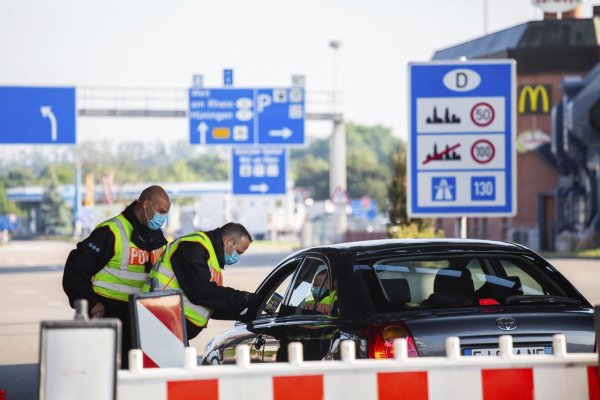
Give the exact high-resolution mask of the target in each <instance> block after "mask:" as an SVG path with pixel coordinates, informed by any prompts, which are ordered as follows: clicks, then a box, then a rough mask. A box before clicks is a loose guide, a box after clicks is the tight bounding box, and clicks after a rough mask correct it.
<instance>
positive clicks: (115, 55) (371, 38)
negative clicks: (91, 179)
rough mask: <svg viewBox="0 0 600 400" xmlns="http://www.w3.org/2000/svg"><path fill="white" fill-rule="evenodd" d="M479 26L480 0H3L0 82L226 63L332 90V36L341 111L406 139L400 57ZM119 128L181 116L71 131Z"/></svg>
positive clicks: (107, 79) (497, 4)
mask: <svg viewBox="0 0 600 400" xmlns="http://www.w3.org/2000/svg"><path fill="white" fill-rule="evenodd" d="M488 5H489V8H488V10H489V13H488V15H489V18H488V27H489V29H488V31H489V32H495V31H498V30H501V29H504V28H507V27H510V26H513V25H516V24H519V23H522V22H525V21H528V20H535V19H541V12H540V11H539V10H537V9H535V8H534V7H533V6H532V5H531V2H530V0H488ZM591 7H592V5H591V3H590V2H589V1H588V2H587V3H585V5H584V14H585V15H586V16H589V15H591ZM483 33H484V0H411V1H409V0H295V1H291V0H190V1H187V0H186V1H183V0H169V1H165V0H103V1H88V0H60V1H45V0H39V1H35V0H0V59H1V62H0V85H2V86H4V85H24V86H36V85H47V86H54V85H68V86H76V87H161V88H186V87H188V86H190V84H191V80H192V75H193V74H195V73H201V74H203V75H204V82H205V86H207V87H221V85H222V70H223V68H233V69H234V83H235V86H239V87H261V86H262V87H269V86H288V85H289V84H290V82H291V76H292V75H294V74H304V75H305V76H306V89H307V90H308V91H309V92H314V91H323V90H331V88H332V75H333V73H332V71H333V67H332V64H333V63H332V53H333V51H332V50H331V49H330V47H329V46H328V43H329V41H330V40H332V39H335V40H339V41H341V43H342V45H341V48H340V50H339V58H338V62H339V69H338V71H339V72H338V82H339V85H340V88H341V92H342V98H343V108H342V110H343V112H344V115H345V117H346V119H347V120H349V121H353V122H357V123H363V124H383V125H386V126H389V127H391V128H392V129H393V132H394V133H395V134H396V135H397V136H399V137H406V98H407V91H406V89H407V88H406V65H407V63H408V62H411V61H427V60H429V59H430V58H431V56H432V54H433V52H434V51H435V50H436V49H440V48H444V47H448V46H451V45H454V44H458V43H461V42H464V41H467V40H470V39H473V38H476V37H478V36H481V35H482V34H483ZM311 107H313V105H311V104H308V105H307V110H308V111H311ZM315 107H316V106H315ZM80 120H81V119H80ZM128 124H131V125H128ZM319 129H321V128H319V126H317V124H314V125H310V124H309V125H308V126H307V130H308V132H307V133H308V134H311V131H314V132H315V133H317V131H318V130H319ZM119 130H123V131H127V132H132V135H135V134H138V135H141V136H142V137H144V135H146V134H148V135H151V134H154V135H158V136H157V137H161V135H163V137H164V132H165V131H168V132H169V133H170V137H173V138H180V139H186V138H187V122H186V121H159V120H155V119H147V118H146V119H143V120H139V121H137V122H132V121H128V122H127V123H125V122H124V121H107V120H104V121H97V120H96V119H92V118H86V121H81V122H80V123H79V139H80V140H90V139H92V138H98V137H108V135H111V134H115V133H116V132H118V131H119ZM134 132H135V133H134Z"/></svg>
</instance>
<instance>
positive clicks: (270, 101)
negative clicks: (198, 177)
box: [189, 88, 304, 146]
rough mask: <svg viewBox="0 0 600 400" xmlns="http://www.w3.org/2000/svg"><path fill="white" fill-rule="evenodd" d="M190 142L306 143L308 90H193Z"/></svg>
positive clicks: (227, 143)
mask: <svg viewBox="0 0 600 400" xmlns="http://www.w3.org/2000/svg"><path fill="white" fill-rule="evenodd" d="M189 97H190V107H189V116H190V143H191V144H207V145H218V144H220V145H235V146H238V145H246V144H275V145H296V144H303V143H304V90H303V89H302V88H291V89H289V88H282V89H277V88H271V89H228V88H225V89H190V90H189Z"/></svg>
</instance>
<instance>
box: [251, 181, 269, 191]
mask: <svg viewBox="0 0 600 400" xmlns="http://www.w3.org/2000/svg"><path fill="white" fill-rule="evenodd" d="M250 191H251V192H260V193H267V192H268V191H269V185H267V184H266V183H264V182H263V183H260V184H258V185H250Z"/></svg>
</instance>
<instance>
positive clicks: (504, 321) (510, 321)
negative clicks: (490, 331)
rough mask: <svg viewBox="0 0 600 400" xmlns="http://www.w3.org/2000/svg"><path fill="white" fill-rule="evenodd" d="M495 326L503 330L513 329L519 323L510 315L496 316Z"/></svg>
mask: <svg viewBox="0 0 600 400" xmlns="http://www.w3.org/2000/svg"><path fill="white" fill-rule="evenodd" d="M496 326H497V327H498V328H500V329H502V330H503V331H514V330H515V329H517V327H518V326H519V324H517V320H516V319H514V318H511V317H508V318H498V319H497V320H496Z"/></svg>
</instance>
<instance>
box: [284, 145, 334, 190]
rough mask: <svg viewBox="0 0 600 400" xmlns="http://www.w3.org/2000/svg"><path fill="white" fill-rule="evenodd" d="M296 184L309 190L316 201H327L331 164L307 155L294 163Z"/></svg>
mask: <svg viewBox="0 0 600 400" xmlns="http://www.w3.org/2000/svg"><path fill="white" fill-rule="evenodd" d="M293 168H294V173H295V176H296V178H295V184H296V186H298V187H305V188H307V189H308V191H309V193H310V195H311V196H312V198H313V199H315V200H325V199H328V198H329V196H330V193H329V163H328V162H327V161H325V160H323V159H321V158H315V157H314V156H312V155H311V154H305V155H304V156H303V157H302V158H300V159H298V160H296V161H295V163H294V167H293Z"/></svg>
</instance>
